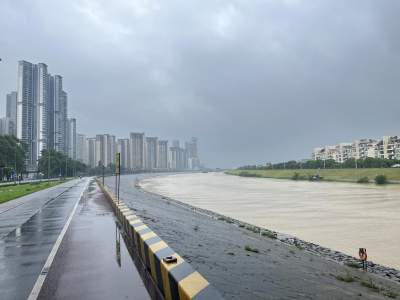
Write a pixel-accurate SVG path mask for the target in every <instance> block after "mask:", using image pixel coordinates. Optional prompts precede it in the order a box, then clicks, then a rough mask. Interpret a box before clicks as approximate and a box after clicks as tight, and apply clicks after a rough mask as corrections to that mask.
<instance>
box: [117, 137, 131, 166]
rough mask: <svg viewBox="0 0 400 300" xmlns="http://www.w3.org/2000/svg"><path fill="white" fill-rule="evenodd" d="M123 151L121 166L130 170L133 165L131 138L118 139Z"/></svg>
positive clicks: (119, 148) (120, 149)
mask: <svg viewBox="0 0 400 300" xmlns="http://www.w3.org/2000/svg"><path fill="white" fill-rule="evenodd" d="M117 151H118V152H119V153H121V167H122V168H123V169H125V170H128V169H129V168H130V166H131V159H130V145H129V139H118V150H117Z"/></svg>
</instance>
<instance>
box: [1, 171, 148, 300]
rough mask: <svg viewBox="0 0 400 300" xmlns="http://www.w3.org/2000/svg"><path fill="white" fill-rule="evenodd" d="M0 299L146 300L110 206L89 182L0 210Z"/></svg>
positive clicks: (56, 189) (45, 192) (30, 197)
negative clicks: (112, 299) (75, 299)
mask: <svg viewBox="0 0 400 300" xmlns="http://www.w3.org/2000/svg"><path fill="white" fill-rule="evenodd" d="M88 187H89V188H88ZM116 241H118V246H119V247H116V246H117V245H116ZM117 249H118V250H117ZM117 254H118V255H117ZM0 294H1V297H0V298H1V299H5V300H7V299H27V298H28V299H61V298H62V299H71V298H77V299H110V298H114V299H120V298H124V299H150V296H149V294H148V292H147V290H146V288H145V286H144V284H143V282H142V279H141V277H140V276H139V273H138V271H137V269H136V267H135V264H133V262H132V260H131V258H130V257H129V254H128V252H127V250H126V248H125V247H124V241H123V239H122V238H120V236H119V232H118V229H117V227H116V223H115V221H114V217H113V214H112V211H111V207H110V206H109V204H108V203H107V202H106V201H105V199H104V196H103V194H102V193H100V192H99V190H98V188H97V185H96V184H95V183H94V182H93V180H91V179H89V178H85V179H82V180H79V179H75V180H71V181H69V182H66V183H63V184H61V185H59V186H56V187H53V188H49V189H46V190H42V191H40V192H37V193H34V194H31V195H28V196H24V197H21V198H19V199H16V200H13V201H9V202H7V203H5V204H3V205H0Z"/></svg>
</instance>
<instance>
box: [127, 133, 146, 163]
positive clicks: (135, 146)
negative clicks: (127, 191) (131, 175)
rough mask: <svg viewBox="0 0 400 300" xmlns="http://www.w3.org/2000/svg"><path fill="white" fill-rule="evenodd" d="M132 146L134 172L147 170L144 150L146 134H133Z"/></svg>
mask: <svg viewBox="0 0 400 300" xmlns="http://www.w3.org/2000/svg"><path fill="white" fill-rule="evenodd" d="M129 145H130V163H131V169H132V170H143V169H144V168H145V161H144V156H145V153H144V148H145V136H144V133H138V132H132V133H131V134H130V135H129Z"/></svg>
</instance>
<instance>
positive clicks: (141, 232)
mask: <svg viewBox="0 0 400 300" xmlns="http://www.w3.org/2000/svg"><path fill="white" fill-rule="evenodd" d="M98 184H99V186H100V188H101V190H102V191H103V193H104V194H105V196H106V197H107V199H108V200H109V201H110V203H111V205H112V207H113V209H114V212H115V215H116V216H117V218H118V220H119V221H120V223H121V226H122V227H123V229H124V231H125V232H126V234H127V236H128V237H129V239H130V240H131V242H132V245H133V247H135V250H136V252H137V253H138V256H139V257H140V258H141V259H142V262H143V263H144V265H145V266H146V267H147V269H148V271H149V272H150V274H151V277H152V278H153V280H154V282H155V283H156V285H157V286H158V288H159V289H160V291H161V292H162V294H163V295H164V298H165V299H166V300H189V299H195V300H219V299H223V297H222V296H221V295H220V294H219V292H218V291H217V290H216V289H215V288H214V287H212V286H211V285H210V283H209V282H208V281H207V280H206V279H205V278H204V277H203V276H201V274H200V273H199V272H197V271H195V270H194V269H193V268H192V267H191V266H190V265H189V263H187V262H185V261H184V260H183V259H182V257H180V256H179V255H178V254H177V253H176V252H175V251H174V250H173V249H171V248H170V247H169V246H168V245H167V243H165V242H164V241H163V240H162V239H161V238H160V237H159V236H157V235H156V234H155V233H154V232H153V231H152V230H151V229H150V228H149V227H148V226H147V225H146V224H144V223H143V222H142V220H141V219H140V218H139V217H138V216H136V215H135V214H134V212H133V211H132V210H131V209H130V208H129V207H127V206H126V205H125V203H123V201H121V200H119V202H118V200H117V199H116V198H115V197H114V196H113V195H112V194H111V193H110V192H109V191H108V190H107V188H106V187H104V186H103V185H102V184H101V183H100V182H99V181H98Z"/></svg>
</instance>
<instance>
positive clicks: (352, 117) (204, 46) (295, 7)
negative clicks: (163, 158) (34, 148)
mask: <svg viewBox="0 0 400 300" xmlns="http://www.w3.org/2000/svg"><path fill="white" fill-rule="evenodd" d="M399 12H400V1H398V0H385V1H381V0H375V1H368V0H359V1H351V0H331V1H327V0H320V1H318V0H315V1H314V0H313V1H311V0H309V1H305V0H304V1H302V0H285V1H283V0H282V1H277V0H276V1H272V0H270V1H268V0H254V1H252V0H237V1H227V0H201V1H187V0H168V1H165V0H147V1H146V0H114V1H109V0H68V1H54V0H35V1H31V0H1V2H0V57H1V58H2V59H3V62H2V63H1V64H0V99H3V100H1V105H0V108H1V115H4V108H5V105H4V103H5V97H6V93H7V92H9V91H11V90H14V89H15V88H16V73H17V61H18V60H20V59H25V60H28V61H32V62H45V63H47V64H48V66H49V70H50V72H51V73H53V74H61V75H63V76H64V87H65V90H66V91H67V92H68V94H69V110H70V116H74V117H76V118H77V119H78V130H79V132H82V133H85V134H87V135H94V134H96V133H106V132H108V133H113V134H116V135H117V136H119V137H124V136H128V133H129V132H130V131H145V132H146V134H147V135H155V136H160V137H165V138H170V139H172V138H181V139H185V138H187V139H188V138H190V137H191V136H197V137H198V138H199V143H200V151H201V156H202V159H203V161H204V162H205V163H206V164H207V165H209V166H213V167H217V166H221V167H229V166H239V165H243V164H247V163H257V162H266V161H281V160H288V159H299V158H306V157H309V156H310V153H311V151H312V149H313V147H315V146H319V145H324V144H333V143H336V142H340V141H351V140H353V139H356V138H362V137H380V136H382V135H395V134H400V126H399V113H400V18H399Z"/></svg>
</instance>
